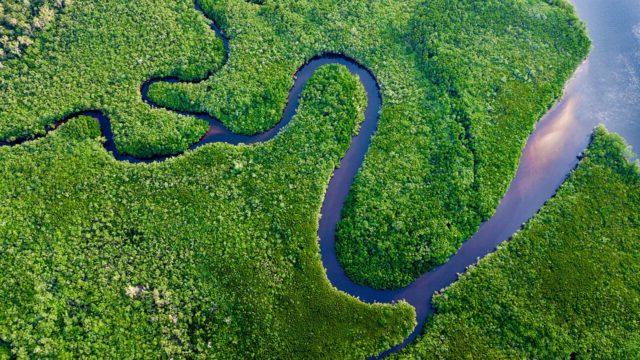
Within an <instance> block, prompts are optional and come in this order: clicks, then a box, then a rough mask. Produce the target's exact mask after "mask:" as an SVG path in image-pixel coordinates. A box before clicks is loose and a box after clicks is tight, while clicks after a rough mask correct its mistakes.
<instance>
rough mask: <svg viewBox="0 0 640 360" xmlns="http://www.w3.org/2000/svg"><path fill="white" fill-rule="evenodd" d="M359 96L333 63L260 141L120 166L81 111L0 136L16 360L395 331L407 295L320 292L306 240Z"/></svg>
mask: <svg viewBox="0 0 640 360" xmlns="http://www.w3.org/2000/svg"><path fill="white" fill-rule="evenodd" d="M365 101H366V100H365V94H364V91H363V89H362V87H361V85H360V83H359V82H358V80H357V79H355V78H354V77H353V76H351V75H350V74H349V72H348V71H347V70H346V69H345V68H342V67H337V66H330V67H325V68H321V69H320V70H318V72H317V73H316V74H315V75H314V76H313V78H312V79H311V80H310V82H309V83H308V85H307V88H306V89H305V90H304V92H303V95H302V99H301V105H300V110H299V113H298V114H297V115H296V117H295V118H294V119H293V120H292V122H291V123H290V124H289V125H288V127H287V128H286V129H285V130H284V131H283V133H281V134H280V135H279V136H277V137H276V138H275V139H273V140H272V141H270V142H268V143H265V144H261V145H256V146H242V145H241V146H237V147H234V146H229V145H224V144H212V145H208V146H204V147H201V148H199V149H198V150H196V151H193V152H189V153H187V154H185V155H183V156H180V157H178V158H174V159H171V160H168V161H166V162H164V163H160V164H158V163H156V164H151V165H132V164H129V163H125V162H118V161H115V160H114V159H113V158H112V156H111V155H110V154H109V153H108V152H106V151H105V150H104V148H103V146H102V145H101V143H100V142H99V141H98V140H96V139H97V138H99V128H98V126H97V124H96V123H95V121H93V119H91V118H86V117H80V118H77V119H73V120H70V122H69V123H67V124H65V125H63V126H62V127H61V128H60V129H58V130H57V131H56V132H54V133H52V134H50V135H49V136H47V137H45V138H42V139H40V140H37V141H33V142H29V143H26V144H24V145H20V146H16V147H4V148H0V253H2V256H1V257H0V298H1V299H2V303H1V305H0V345H3V344H8V345H9V347H10V349H11V351H13V353H14V354H16V355H18V357H20V358H31V357H36V358H43V357H62V358H66V357H101V358H103V357H113V358H130V357H137V358H157V357H164V356H166V357H168V358H185V357H189V358H190V357H207V358H209V357H211V358H230V359H238V358H261V359H262V358H322V359H325V358H334V359H343V358H363V357H365V356H367V355H373V354H376V353H378V352H380V351H382V350H384V349H386V348H388V347H389V346H391V345H393V344H397V343H399V342H400V341H401V340H402V339H403V338H404V337H405V336H406V335H407V334H408V333H409V332H410V331H411V329H412V328H413V325H414V320H413V319H414V313H413V310H412V309H411V307H410V306H409V305H407V304H397V305H395V306H390V305H380V304H375V305H366V304H363V303H362V302H360V301H358V300H356V299H354V298H352V297H350V296H347V295H346V294H343V293H340V292H338V291H337V290H335V289H334V288H332V287H331V285H330V284H329V282H328V281H327V279H326V277H325V274H324V269H323V267H322V263H321V260H320V256H319V248H318V243H317V234H316V230H317V226H318V213H319V211H320V206H321V203H322V199H323V195H324V190H325V188H326V186H327V182H328V179H329V176H330V174H331V173H332V171H333V169H334V167H335V166H337V164H338V161H339V159H340V157H341V156H342V154H344V152H345V151H346V149H347V148H348V146H349V144H350V141H351V136H352V135H353V134H354V132H355V130H356V129H357V126H358V123H359V122H360V121H361V120H362V112H363V107H364V105H365ZM5 348H6V347H5ZM0 349H1V347H0ZM2 351H4V350H2ZM0 356H2V352H0Z"/></svg>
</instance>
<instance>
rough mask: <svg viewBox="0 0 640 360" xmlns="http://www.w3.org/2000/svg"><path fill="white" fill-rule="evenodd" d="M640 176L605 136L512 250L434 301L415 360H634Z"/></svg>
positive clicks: (619, 144) (639, 331) (639, 307)
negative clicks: (433, 307)
mask: <svg viewBox="0 0 640 360" xmlns="http://www.w3.org/2000/svg"><path fill="white" fill-rule="evenodd" d="M639 207H640V168H639V167H638V166H637V165H632V164H629V163H628V162H627V160H626V148H625V145H624V143H623V141H622V140H621V139H620V138H619V137H617V136H613V135H609V134H607V133H606V131H605V130H604V129H603V128H599V129H597V130H596V134H595V135H594V139H593V142H592V144H591V146H590V147H589V149H588V150H587V152H586V154H585V157H584V159H583V160H582V161H581V163H580V165H579V167H578V169H577V170H576V171H575V172H574V173H573V174H572V175H571V176H570V178H569V179H568V180H567V182H566V183H565V184H564V185H563V186H562V187H561V189H560V190H559V191H558V194H557V195H556V197H555V198H553V199H551V200H550V201H549V202H548V203H547V204H546V205H545V206H544V208H543V209H542V210H541V212H540V213H539V214H538V215H537V216H536V217H535V218H534V219H533V220H531V221H530V222H529V223H528V224H526V226H525V227H524V229H523V230H522V231H521V232H520V233H518V234H517V235H516V236H515V237H514V238H513V240H511V242H509V243H507V244H506V245H504V246H502V247H501V248H500V249H499V250H498V251H497V252H496V253H494V254H492V255H490V256H489V257H487V258H486V259H484V260H482V261H480V264H479V265H477V266H476V267H474V268H472V269H471V270H470V271H469V272H468V273H467V274H465V275H464V276H462V278H461V279H460V280H459V281H458V282H457V283H455V284H454V285H452V286H451V287H450V288H449V289H448V290H446V291H445V292H444V293H443V294H441V295H437V296H436V297H435V298H434V304H435V307H436V315H435V316H434V317H433V318H432V319H431V320H430V321H429V322H428V325H427V327H426V328H425V335H424V336H423V337H422V338H421V339H420V340H419V341H418V342H417V343H416V344H415V345H413V346H412V347H410V348H409V349H407V350H406V351H405V352H404V353H402V354H401V356H399V357H400V358H415V359H418V358H419V359H431V358H434V359H436V358H438V359H471V358H474V359H477V358H485V359H514V358H520V359H524V358H526V359H560V358H565V359H567V358H569V357H570V356H571V354H574V355H575V356H576V358H601V359H631V358H637V356H638V354H639V353H640V324H639V323H638V317H639V316H640V278H639V277H638V273H639V272H640V242H639V241H638V239H640V215H639V213H638V208H639Z"/></svg>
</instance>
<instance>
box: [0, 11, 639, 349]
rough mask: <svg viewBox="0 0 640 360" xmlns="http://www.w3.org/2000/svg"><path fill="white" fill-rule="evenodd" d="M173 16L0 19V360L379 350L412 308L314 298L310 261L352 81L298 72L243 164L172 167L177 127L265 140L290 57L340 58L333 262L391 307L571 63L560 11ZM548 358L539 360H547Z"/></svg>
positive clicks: (217, 159) (579, 37) (497, 182)
mask: <svg viewBox="0 0 640 360" xmlns="http://www.w3.org/2000/svg"><path fill="white" fill-rule="evenodd" d="M196 5H197V6H194V2H193V1H191V0H175V1H165V0H140V1H125V0H101V1H94V0H74V1H73V2H71V1H13V0H9V1H7V2H3V4H2V6H1V7H0V9H1V11H0V17H1V18H0V19H1V20H0V44H1V46H2V53H0V55H1V56H0V145H6V142H12V141H16V140H25V142H24V143H23V144H21V145H17V146H0V253H2V256H1V257H0V298H2V299H3V302H2V305H0V359H1V358H3V357H9V356H12V355H13V356H17V357H18V358H32V357H37V358H42V357H128V356H132V354H133V356H134V357H141V358H145V357H157V356H158V354H161V356H166V357H170V358H186V357H216V358H239V357H242V358H284V357H293V358H335V359H345V358H354V359H357V358H363V357H367V356H371V355H375V354H378V353H379V352H381V351H383V350H386V349H388V348H390V347H391V346H393V345H396V344H399V343H400V342H401V341H402V340H403V339H404V338H405V337H406V336H407V335H408V334H409V333H410V332H411V330H412V329H413V327H414V325H415V314H414V310H413V309H412V307H411V306H409V305H408V304H407V303H405V302H401V303H397V304H365V303H363V302H361V301H359V300H358V299H355V298H353V297H351V296H348V295H347V294H344V293H342V292H339V291H337V290H336V289H335V288H333V287H332V286H331V284H330V283H329V282H328V281H327V278H326V275H325V270H324V269H323V267H322V262H321V258H320V252H319V247H318V242H317V240H318V239H317V229H318V216H319V212H320V206H321V204H322V200H323V197H324V195H325V191H326V187H327V184H328V181H329V178H330V176H331V174H332V172H333V170H334V169H335V168H336V166H337V165H338V163H339V160H340V158H341V157H342V156H343V155H344V153H345V151H346V149H347V148H348V147H349V144H350V141H351V137H352V135H354V134H355V133H356V132H357V131H358V126H359V124H360V122H361V121H362V118H363V109H364V108H365V105H366V97H365V93H364V90H363V89H362V86H361V84H360V82H359V81H358V79H357V78H354V77H353V76H352V75H351V74H350V73H349V72H348V71H347V70H346V69H345V68H343V67H340V66H334V65H332V66H325V67H323V68H321V69H320V70H318V72H317V73H316V74H315V75H313V77H312V79H311V80H310V82H309V83H308V84H307V87H306V88H305V89H304V91H303V95H302V99H301V103H300V107H299V110H298V113H297V114H296V116H295V117H294V119H293V120H292V121H291V123H290V124H289V125H287V127H286V128H285V129H284V130H283V132H282V133H281V134H279V135H278V136H277V137H276V138H274V139H273V140H271V141H269V142H266V143H263V144H259V145H252V146H248V145H240V146H231V145H227V144H211V145H207V146H204V147H201V148H199V149H197V150H195V151H188V150H187V149H188V148H189V146H190V145H191V144H193V143H195V142H196V141H198V139H200V138H201V137H202V136H203V135H204V134H205V133H206V132H207V128H208V124H207V123H206V122H205V121H203V120H202V119H199V118H197V117H194V116H189V115H186V114H184V113H182V112H191V113H208V114H210V115H212V116H214V117H216V118H218V119H220V121H221V122H222V123H224V125H226V126H227V127H228V128H230V129H231V130H233V131H235V132H237V133H242V134H255V133H258V132H261V131H264V130H267V129H269V128H271V127H273V126H274V125H275V124H276V123H277V122H278V121H279V120H280V118H281V115H282V110H283V108H284V106H285V104H286V101H287V94H288V92H289V89H290V88H291V86H292V84H293V82H294V79H293V74H295V72H296V70H297V69H298V68H300V66H302V65H303V64H305V63H306V62H307V61H309V60H310V59H312V58H313V57H315V56H318V55H320V54H326V53H339V54H343V55H345V56H347V57H349V58H351V59H354V60H355V61H357V62H358V63H360V64H362V65H363V66H365V67H367V68H368V69H370V70H371V72H372V73H373V74H374V75H375V77H376V78H377V80H378V83H379V86H380V91H381V93H382V100H383V106H382V110H381V114H380V122H379V128H378V131H377V133H376V135H375V136H374V138H373V139H372V143H371V147H370V150H369V152H368V154H367V157H366V159H365V162H364V165H363V167H362V169H361V170H360V173H359V175H358V177H357V179H356V181H355V183H354V185H353V187H352V190H351V193H350V196H349V199H348V202H347V205H346V208H345V210H344V213H343V216H344V218H343V220H342V222H341V223H340V224H339V227H338V243H337V251H338V256H339V258H340V260H341V262H342V264H343V266H344V268H345V270H346V272H347V274H348V275H349V276H350V277H351V278H352V279H354V280H355V281H357V282H359V283H362V284H366V285H370V286H373V287H376V288H396V287H400V286H403V285H406V284H408V283H410V282H411V281H412V280H413V279H415V278H416V277H417V276H419V275H420V274H422V273H424V272H425V271H427V270H429V269H431V268H433V267H434V266H436V265H438V264H441V263H443V262H445V261H446V260H447V258H448V257H449V256H451V255H452V254H453V253H454V252H455V251H456V250H457V249H458V248H459V246H460V244H461V243H462V242H463V241H464V240H465V239H467V238H468V237H469V236H470V235H471V234H473V233H474V231H476V229H477V228H478V225H479V224H480V223H481V221H482V220H484V219H487V218H488V217H489V216H491V214H492V213H493V211H494V209H495V207H496V206H497V204H498V201H499V199H500V198H501V197H502V195H503V194H504V192H505V191H506V189H507V186H508V184H509V182H510V180H511V179H512V177H513V176H514V174H515V170H516V166H517V161H518V157H519V155H520V151H521V149H522V147H523V145H524V143H525V141H526V139H527V137H528V135H529V134H530V132H531V131H532V129H533V126H534V124H535V122H536V121H537V120H538V119H539V118H540V117H541V116H542V114H544V112H545V111H546V110H547V109H548V108H549V107H550V106H551V105H552V104H553V103H554V101H555V100H556V99H557V98H558V97H559V96H560V95H561V93H562V87H563V84H564V82H565V81H566V80H567V79H568V78H569V76H570V75H571V73H572V71H573V70H574V69H575V68H576V67H577V66H578V64H579V63H580V61H581V60H582V59H583V58H584V57H585V56H586V54H587V52H588V49H589V40H588V38H587V37H586V34H585V31H584V27H583V25H582V23H581V22H580V21H579V20H578V18H577V17H576V15H575V14H574V11H573V8H572V7H571V6H569V5H568V3H567V2H566V1H564V0H555V1H553V0H547V1H543V0H506V1H505V0H486V1H473V0H455V1H452V0H449V1H445V0H374V1H366V2H365V1H337V0H302V1H299V0H298V1H293V0H288V1H287V0H264V1H244V0H201V1H198V3H197V4H196ZM211 20H213V21H214V22H215V23H216V24H217V25H219V27H220V28H221V29H222V32H223V33H224V35H225V36H226V37H227V38H228V44H229V49H228V50H229V52H228V53H227V52H226V49H225V47H224V46H223V41H222V39H221V38H220V37H218V36H216V34H215V32H214V31H212V29H211V26H210V21H211ZM163 77H177V78H179V79H180V80H181V81H178V82H171V83H170V82H157V83H153V85H152V86H151V87H150V88H149V93H148V95H149V97H150V98H151V100H152V101H153V102H154V103H155V104H157V105H159V106H157V107H156V106H150V104H148V103H146V102H145V101H143V99H142V96H141V87H142V84H144V83H145V82H147V81H149V80H151V79H157V78H163ZM86 110H98V111H100V112H102V113H104V114H105V115H106V116H108V117H109V119H110V120H111V125H112V130H113V133H114V139H115V145H116V146H117V148H118V150H119V151H120V152H121V153H124V154H129V155H132V156H135V157H138V158H150V157H153V156H156V155H164V154H176V155H177V154H181V155H180V156H176V157H175V158H172V159H170V160H167V161H165V162H162V163H152V164H131V163H128V162H121V161H116V159H114V158H113V156H112V154H110V153H109V152H108V151H106V150H105V148H104V146H103V145H104V143H105V138H104V137H103V136H101V132H100V127H99V125H98V123H96V121H95V120H94V119H93V118H90V117H86V116H73V115H74V114H78V113H80V112H82V111H86ZM174 110H178V111H174ZM67 118H69V120H68V121H67V122H65V123H64V124H63V125H61V126H60V127H59V128H58V129H56V130H55V131H51V132H49V133H48V134H47V136H41V135H43V134H45V133H46V132H47V129H48V126H50V125H52V124H54V123H57V122H59V121H60V120H61V119H67ZM36 137H37V140H31V141H29V139H34V138H36ZM605 139H610V138H609V137H608V136H605V135H603V134H600V133H599V135H597V136H596V140H595V141H594V144H595V145H592V148H591V150H590V152H589V153H588V154H591V155H588V156H587V157H586V159H587V160H585V161H584V162H585V163H586V162H588V161H589V160H588V159H594V160H593V161H594V162H596V160H597V159H600V158H613V159H617V158H619V156H618V154H617V153H616V152H615V151H613V150H611V151H612V153H611V154H612V155H611V156H604V157H603V156H600V157H598V156H596V155H593V154H597V153H599V152H600V153H607V154H609V152H606V151H604V150H602V146H599V145H598V144H600V143H601V142H607V141H608V142H609V143H616V144H617V142H616V141H614V140H610V141H609V140H606V141H605ZM618 145H619V144H618ZM603 146H604V145H603ZM613 147H614V148H615V149H618V148H619V146H618V147H615V146H613ZM607 149H608V148H607ZM612 161H613V160H612ZM620 166H621V169H622V168H624V169H626V168H627V167H624V166H622V165H620ZM584 167H587V165H582V166H581V168H584ZM629 169H631V168H629ZM633 171H635V170H629V172H633ZM575 176H576V175H574V176H573V177H572V179H573V178H575ZM567 186H569V185H567ZM594 188H595V186H594ZM601 201H605V200H604V197H603V198H602V199H601ZM534 223H535V221H534ZM551 225H552V224H551V223H550V224H549V226H551ZM606 225H607V222H606V221H604V222H603V225H602V232H603V233H604V232H605V231H609V230H607V229H608V227H606ZM594 226H595V225H594ZM525 231H526V230H525ZM611 231H614V230H611ZM519 236H520V237H522V236H523V235H519ZM603 236H604V235H603ZM516 240H517V239H516ZM514 243H517V241H514ZM509 246H512V245H509ZM513 246H515V245H513ZM495 257H499V255H496V256H495ZM492 259H493V258H492ZM489 261H493V260H489ZM489 261H487V262H489ZM479 268H480V267H479ZM531 271H535V270H534V269H531ZM472 274H475V272H473V273H472ZM469 276H470V277H472V276H474V275H469ZM505 276H506V275H505ZM504 281H505V282H507V281H514V282H517V281H520V280H519V279H518V278H517V277H514V278H513V279H505V280H504ZM461 284H466V282H465V280H463V281H462V282H461ZM463 286H467V285H455V286H454V287H453V288H452V290H449V291H448V292H447V293H446V294H448V293H450V292H453V291H454V289H457V288H462V287H463ZM473 291H475V290H473ZM523 291H527V289H523ZM469 294H470V295H468V296H474V295H473V292H472V291H471V290H470V292H469ZM529 295H530V296H533V295H532V294H529ZM443 296H444V295H443ZM496 296H501V295H499V294H496ZM441 303H444V301H441V300H438V306H439V313H440V312H443V311H444V310H442V309H444V305H442V309H441V305H440V304H441ZM438 316H440V315H436V317H435V318H434V323H433V324H432V325H430V326H429V329H428V330H427V332H426V333H425V335H424V337H423V338H422V339H421V340H420V343H419V344H418V345H416V347H415V348H414V349H412V350H409V352H407V353H405V355H414V356H423V354H424V352H423V351H429V350H424V349H429V348H428V346H431V345H430V344H432V342H431V340H430V339H431V338H430V334H435V332H436V331H437V330H438V329H440V328H439V327H438V326H442V327H443V328H447V327H448V326H450V325H451V326H454V324H455V322H454V321H450V322H446V325H439V324H445V322H444V321H443V320H438V319H440V318H442V316H440V317H438ZM460 316H461V317H462V316H463V315H460ZM465 316H466V315H465ZM469 316H471V315H469ZM474 316H475V315H474ZM479 319H486V321H491V320H489V318H488V317H487V316H485V317H479ZM478 321H479V322H478V324H480V321H481V320H478ZM469 326H471V325H469ZM514 326H522V327H523V328H524V326H525V325H514ZM434 329H435V330H434ZM543 330H544V329H543ZM543 330H541V331H543ZM553 330H554V331H555V328H554V329H553ZM473 331H476V332H474V334H476V333H479V331H480V330H477V329H474V330H473ZM514 331H516V330H514ZM523 331H524V330H523ZM544 331H546V330H544ZM516 332H517V331H516ZM434 336H436V335H434ZM437 336H440V334H438V335H437ZM437 336H436V337H437ZM442 336H444V338H445V340H446V339H447V337H446V335H442ZM436 337H434V339H435V338H436ZM438 339H440V338H439V337H438ZM603 339H605V340H606V339H609V338H603ZM445 340H442V341H445ZM521 341H522V342H523V344H526V341H527V338H524V339H522V340H521ZM603 341H604V340H603ZM567 344H569V343H567ZM581 344H583V343H581ZM584 344H587V345H580V346H583V348H587V347H588V346H590V345H588V343H586V342H585V343H584ZM565 345H566V344H565ZM470 346H472V345H470ZM563 346H564V345H562V346H561V345H553V347H552V346H551V345H549V348H548V350H549V353H550V354H562V355H566V354H565V353H566V350H567V349H569V348H570V346H568V345H567V346H564V347H563ZM522 347H523V348H524V347H525V345H522ZM574 347H575V348H576V350H575V351H578V350H580V349H577V345H576V346H574ZM504 349H505V348H504V347H500V346H498V350H496V353H499V351H505V354H508V355H510V354H530V353H531V354H541V353H540V352H526V351H524V350H522V351H520V350H518V349H519V348H517V349H516V350H513V349H507V350H504ZM557 349H560V350H557ZM442 351H443V352H442V354H445V351H447V348H443V349H442ZM464 351H465V348H463V347H461V349H460V352H459V353H460V354H463V353H464ZM518 351H520V352H518ZM536 351H546V350H544V349H543V350H536ZM554 351H555V352H554ZM572 351H573V350H572ZM580 351H582V350H580ZM621 351H622V350H621ZM10 354H11V355H10ZM452 354H458V353H456V352H454V353H452ZM443 356H444V355H443Z"/></svg>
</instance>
